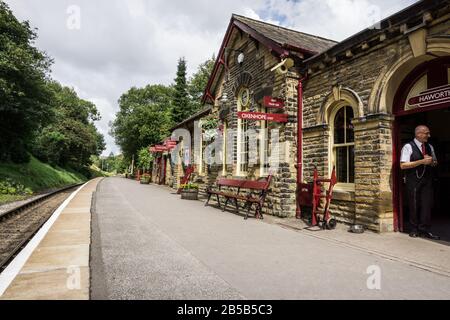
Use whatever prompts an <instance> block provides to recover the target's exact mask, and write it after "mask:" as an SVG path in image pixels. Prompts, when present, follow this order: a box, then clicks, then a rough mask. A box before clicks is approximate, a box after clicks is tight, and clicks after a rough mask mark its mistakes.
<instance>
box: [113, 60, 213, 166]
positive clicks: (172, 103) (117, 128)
mask: <svg viewBox="0 0 450 320" xmlns="http://www.w3.org/2000/svg"><path fill="white" fill-rule="evenodd" d="M214 62H215V58H214V56H213V57H212V58H211V59H208V60H207V61H205V62H204V63H202V64H201V65H200V66H199V67H198V70H197V72H196V73H195V74H194V75H193V76H192V77H191V78H190V79H189V82H187V80H186V60H185V59H184V58H181V59H180V60H179V61H178V68H177V77H176V79H175V84H174V85H172V86H170V87H166V86H163V85H148V86H146V87H145V88H135V87H133V88H131V89H130V90H129V91H128V92H127V93H125V94H123V95H122V96H121V98H120V100H119V106H120V111H119V112H118V113H117V114H116V119H115V120H114V122H112V123H111V124H110V126H111V135H112V136H114V138H115V141H116V144H117V145H119V146H120V148H121V149H122V152H123V154H124V157H125V159H126V161H127V163H129V162H130V161H131V159H132V157H133V156H135V157H136V158H137V159H138V158H139V157H138V152H139V150H141V149H142V148H145V149H147V148H148V147H149V146H150V145H154V144H159V143H161V141H163V140H164V138H166V137H167V136H168V135H169V134H170V131H169V130H170V128H171V127H172V126H173V125H175V124H178V123H180V122H182V121H183V120H186V119H187V118H188V117H190V116H192V115H193V114H194V113H196V112H197V111H199V109H201V107H202V104H201V98H202V96H203V92H204V90H205V87H206V84H207V82H208V79H209V76H210V74H211V71H212V68H213V66H214ZM216 127H217V126H216ZM137 165H138V167H142V166H141V164H140V163H139V159H138V161H137ZM126 167H127V165H125V168H126Z"/></svg>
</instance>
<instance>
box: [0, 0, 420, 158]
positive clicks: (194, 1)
mask: <svg viewBox="0 0 450 320" xmlns="http://www.w3.org/2000/svg"><path fill="white" fill-rule="evenodd" d="M5 2H6V3H7V4H8V5H9V7H10V8H11V10H12V11H13V13H14V14H15V16H16V17H17V18H18V19H19V20H21V21H23V20H28V21H30V24H31V26H32V27H34V28H37V29H38V31H37V33H38V39H37V40H36V44H35V45H36V46H37V47H38V48H39V49H41V50H43V51H45V52H47V53H48V55H49V56H51V57H52V58H53V60H54V64H53V66H52V77H53V78H54V79H55V80H57V81H59V82H60V83H62V84H63V85H66V86H69V87H73V88H74V89H75V91H76V92H77V94H78V95H79V96H80V97H81V98H82V99H85V100H89V101H91V102H93V103H95V105H96V106H97V108H98V110H99V111H100V113H101V115H102V120H101V121H99V122H97V123H96V126H97V128H98V129H99V131H100V132H101V133H102V134H103V135H104V136H105V141H106V144H107V149H106V150H105V151H104V152H103V155H108V154H109V153H110V152H113V153H114V154H118V153H120V148H119V147H118V146H116V144H115V143H114V138H113V137H111V136H110V135H109V130H110V128H109V122H110V121H113V120H114V117H115V113H116V112H117V111H118V108H119V107H118V103H117V101H118V99H119V98H120V96H121V95H122V94H123V93H125V92H126V91H128V89H130V88H131V87H133V86H136V87H143V86H145V85H147V84H166V85H168V84H170V83H172V82H173V79H174V78H175V75H176V68H177V62H178V59H179V58H180V57H185V59H186V60H187V64H188V74H189V75H192V73H194V72H195V71H196V69H197V66H198V65H199V64H200V63H202V62H204V61H205V60H207V59H208V58H210V57H211V56H212V55H213V54H215V55H216V56H217V53H218V51H219V48H220V45H221V43H222V40H223V37H224V35H225V32H226V28H227V26H228V24H229V22H230V18H231V15H232V14H233V13H236V14H240V15H244V16H247V17H250V18H254V19H258V20H262V21H266V22H270V23H274V24H277V25H281V26H283V27H287V28H292V29H295V30H298V31H302V32H306V33H310V34H315V35H318V36H321V37H325V38H329V39H333V40H336V41H341V40H343V39H345V38H347V37H349V36H351V35H353V34H355V33H357V32H359V31H361V30H363V29H364V28H367V27H369V26H373V25H374V24H376V22H378V21H379V20H381V19H383V18H385V17H388V16H389V15H391V14H393V13H395V12H397V11H399V10H401V9H403V8H405V7H407V6H409V5H411V4H413V3H414V2H416V0H226V1H225V0H215V1H211V0H209V1H208V0H90V1H88V0H69V1H68V0H39V1H37V0H6V1H5Z"/></svg>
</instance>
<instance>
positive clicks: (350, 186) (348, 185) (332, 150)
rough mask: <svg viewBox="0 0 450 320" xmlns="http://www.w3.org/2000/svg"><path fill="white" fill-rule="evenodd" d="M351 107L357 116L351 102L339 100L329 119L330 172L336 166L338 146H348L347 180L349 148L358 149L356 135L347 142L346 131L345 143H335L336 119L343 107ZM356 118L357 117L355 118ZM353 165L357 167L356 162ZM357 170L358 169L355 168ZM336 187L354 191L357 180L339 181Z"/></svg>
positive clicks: (348, 175) (348, 159)
mask: <svg viewBox="0 0 450 320" xmlns="http://www.w3.org/2000/svg"><path fill="white" fill-rule="evenodd" d="M347 107H348V108H351V109H352V110H353V117H355V115H356V114H357V113H356V112H355V108H354V107H353V106H352V105H351V104H349V103H348V102H347V101H340V102H338V103H337V104H336V105H335V106H334V108H333V109H332V112H331V114H330V117H329V119H330V121H329V127H330V130H329V141H330V143H329V151H328V154H329V159H330V161H329V172H330V174H331V171H332V170H333V167H334V166H336V151H337V148H346V149H347V181H348V180H349V179H350V154H349V150H350V147H353V149H354V150H355V149H356V139H355V136H354V138H353V142H350V143H347V141H346V139H347V132H346V131H344V137H345V142H344V143H338V144H335V142H334V130H335V120H336V116H337V114H338V112H339V111H340V110H341V109H345V108H347ZM353 119H355V118H353ZM344 121H345V124H346V121H347V117H346V111H345V115H344ZM353 161H354V162H355V159H354V158H353ZM353 167H354V168H355V163H354V165H353ZM355 171H356V170H355ZM354 178H355V173H354ZM336 188H337V189H340V190H344V191H354V190H355V182H338V183H337V184H336Z"/></svg>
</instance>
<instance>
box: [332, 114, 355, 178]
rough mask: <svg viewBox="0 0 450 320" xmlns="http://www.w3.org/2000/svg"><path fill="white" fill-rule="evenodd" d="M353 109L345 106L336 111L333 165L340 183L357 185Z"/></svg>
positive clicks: (334, 115)
mask: <svg viewBox="0 0 450 320" xmlns="http://www.w3.org/2000/svg"><path fill="white" fill-rule="evenodd" d="M353 118H354V113H353V108H352V107H349V106H344V107H341V108H339V109H337V110H336V111H335V113H334V114H333V115H332V117H331V120H332V121H331V123H332V156H333V157H332V165H334V166H335V167H336V175H337V179H338V182H339V183H342V184H354V183H355V134H354V130H353V125H352V122H351V121H352V120H353Z"/></svg>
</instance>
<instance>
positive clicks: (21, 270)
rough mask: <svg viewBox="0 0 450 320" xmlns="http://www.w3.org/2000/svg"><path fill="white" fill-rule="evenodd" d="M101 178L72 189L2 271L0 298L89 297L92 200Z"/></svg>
mask: <svg viewBox="0 0 450 320" xmlns="http://www.w3.org/2000/svg"><path fill="white" fill-rule="evenodd" d="M99 181H100V179H94V180H91V181H89V182H88V183H86V184H85V185H83V186H81V187H80V188H79V189H77V190H76V191H75V192H74V193H72V194H71V195H70V196H69V198H67V199H66V201H65V202H64V203H63V204H62V205H61V206H60V207H59V208H58V209H57V210H56V211H55V213H54V214H53V215H52V217H51V218H50V219H49V220H48V221H47V222H46V224H45V225H44V226H43V228H42V229H41V230H40V231H39V232H38V233H37V234H36V235H35V236H34V237H33V239H32V240H31V241H30V242H29V243H28V244H27V246H26V247H25V248H24V249H23V250H22V251H21V252H20V254H19V255H18V256H17V257H16V258H15V259H14V260H13V261H12V262H11V263H10V265H9V266H8V267H7V268H6V269H5V270H4V271H3V272H2V273H1V274H0V300H17V299H20V300H39V299H45V300H47V299H48V300H57V299H62V300H68V299H76V300H88V299H89V277H90V275H89V247H90V242H91V213H90V209H91V201H92V195H93V192H94V191H95V189H96V187H97V184H98V182H99Z"/></svg>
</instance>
